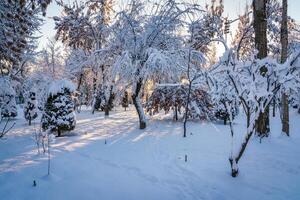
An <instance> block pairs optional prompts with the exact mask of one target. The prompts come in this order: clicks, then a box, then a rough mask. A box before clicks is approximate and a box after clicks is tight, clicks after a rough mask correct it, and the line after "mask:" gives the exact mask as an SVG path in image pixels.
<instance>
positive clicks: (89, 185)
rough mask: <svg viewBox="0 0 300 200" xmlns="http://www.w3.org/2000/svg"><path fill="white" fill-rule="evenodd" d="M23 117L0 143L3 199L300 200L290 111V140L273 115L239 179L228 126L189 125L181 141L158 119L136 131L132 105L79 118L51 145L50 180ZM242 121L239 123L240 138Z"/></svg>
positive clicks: (296, 135) (297, 138) (299, 118)
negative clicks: (232, 171)
mask: <svg viewBox="0 0 300 200" xmlns="http://www.w3.org/2000/svg"><path fill="white" fill-rule="evenodd" d="M19 116H20V117H19V119H16V123H17V125H16V126H15V128H14V129H13V130H12V131H11V132H9V133H8V135H7V136H5V138H4V139H1V140H0V199H3V200H10V199H16V200H22V199H24V200H27V199H30V200H36V199H37V200H40V199H43V200H47V199H55V200H60V199H61V200H66V199H72V200H75V199H78V200H79V199H80V200H82V199H104V200H119V199H123V200H127V199H128V200H147V199H149V200H156V199H162V200H177V199H191V200H196V199H218V200H219V199H220V200H223V199H224V200H225V199H228V200H229V199H230V200H240V199H264V200H265V199H270V200H271V199H272V200H276V199H278V200H279V199H295V200H296V199H300V159H299V158H300V132H299V128H300V124H299V122H300V115H299V114H297V113H295V112H293V111H292V112H291V117H290V120H291V137H290V138H288V137H286V136H284V135H281V133H280V129H281V127H280V119H279V118H278V117H277V118H275V119H273V118H272V125H271V129H272V130H271V131H272V133H271V136H270V137H269V138H265V139H263V140H262V143H259V139H258V138H257V137H253V138H252V139H251V141H250V144H249V146H248V148H247V150H246V153H245V155H244V157H243V158H242V159H241V160H240V163H239V168H240V174H239V176H238V177H237V178H232V177H231V176H230V166H229V162H228V157H229V154H230V144H231V140H230V133H229V127H228V126H224V125H222V124H221V123H220V124H212V123H209V122H198V121H195V122H189V123H188V133H189V135H188V137H187V138H183V137H182V133H183V128H182V123H181V122H173V121H172V120H170V119H167V118H163V117H159V116H157V117H154V118H151V119H149V120H148V127H147V128H146V129H145V130H139V129H138V118H137V115H136V114H135V112H134V110H133V108H130V110H129V111H126V112H124V111H123V109H121V108H120V109H118V110H117V111H114V112H112V113H111V115H110V117H108V118H104V116H103V113H96V114H94V115H92V114H90V111H89V110H84V111H82V112H81V113H80V114H77V126H76V128H75V130H74V131H72V134H71V135H70V137H62V138H57V139H56V142H55V144H53V147H52V160H51V175H50V176H47V175H46V174H47V158H46V155H44V154H41V155H38V154H37V148H36V146H35V143H34V140H33V136H32V133H33V132H34V129H35V128H36V129H37V128H38V126H39V125H38V124H39V123H38V120H35V121H34V123H33V125H32V126H30V127H29V126H28V125H27V123H26V121H25V120H24V119H22V117H23V115H22V113H19ZM241 121H242V116H239V117H238V119H237V120H236V122H235V125H234V126H235V130H236V133H237V134H238V136H239V138H243V136H244V134H245V131H244V128H243V127H244V126H243V124H242V123H240V122H241ZM105 141H106V142H105ZM237 141H238V140H237ZM237 141H236V142H235V146H238V142H237ZM185 155H187V156H188V157H187V158H188V161H187V162H185V161H184V156H185ZM33 180H36V182H37V186H36V187H33V186H32V185H33Z"/></svg>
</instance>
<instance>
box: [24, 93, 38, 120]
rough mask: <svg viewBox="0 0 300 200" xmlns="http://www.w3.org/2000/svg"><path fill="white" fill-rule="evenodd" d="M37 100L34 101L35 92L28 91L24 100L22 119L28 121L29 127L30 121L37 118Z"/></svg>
mask: <svg viewBox="0 0 300 200" xmlns="http://www.w3.org/2000/svg"><path fill="white" fill-rule="evenodd" d="M37 111H38V109H37V100H36V92H35V91H30V92H29V93H28V94H27V95H26V98H25V105H24V117H25V119H26V120H27V121H28V123H29V125H31V121H32V120H34V119H35V118H37V116H38V113H37Z"/></svg>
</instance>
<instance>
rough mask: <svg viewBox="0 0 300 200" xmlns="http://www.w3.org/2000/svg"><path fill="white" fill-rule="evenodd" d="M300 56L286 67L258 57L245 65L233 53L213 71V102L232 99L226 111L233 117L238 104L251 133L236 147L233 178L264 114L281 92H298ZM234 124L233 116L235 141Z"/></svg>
mask: <svg viewBox="0 0 300 200" xmlns="http://www.w3.org/2000/svg"><path fill="white" fill-rule="evenodd" d="M299 55H300V54H299V52H298V53H297V54H293V55H292V56H290V57H289V59H287V61H286V62H285V63H283V64H280V63H278V61H277V60H276V59H274V58H272V57H266V58H264V59H257V58H256V56H255V55H252V56H251V57H249V58H248V59H247V60H245V61H239V60H238V59H237V51H236V49H230V50H228V51H226V52H225V54H224V56H223V57H222V58H221V59H220V61H219V63H218V64H216V65H215V66H214V67H213V68H212V69H211V70H210V75H209V77H210V78H209V81H208V82H209V83H210V84H209V85H210V87H211V91H212V93H211V94H212V95H213V96H214V98H213V99H214V100H215V101H220V100H221V99H228V100H227V101H225V102H224V107H225V109H226V110H227V112H228V113H229V114H230V112H229V111H230V110H232V107H233V106H235V102H238V103H240V104H241V105H242V108H243V110H244V113H245V114H246V128H247V129H246V130H247V133H246V135H245V139H244V141H243V142H242V144H241V147H240V148H234V147H232V150H231V155H230V159H229V160H230V164H231V168H232V176H233V177H235V176H237V174H238V166H237V164H238V162H239V160H240V159H241V157H242V155H243V153H244V151H245V149H246V147H247V144H248V142H249V140H250V138H251V136H252V135H253V133H254V130H255V127H256V126H255V124H256V121H257V120H258V119H259V116H260V114H261V112H264V111H265V109H267V107H269V105H270V104H271V102H272V100H273V98H274V97H275V96H276V94H278V92H279V91H280V90H281V89H285V90H286V89H289V88H294V87H295V85H297V84H298V83H299V80H298V78H297V77H296V75H297V73H298V72H297V71H299V67H298V66H296V65H295V61H296V60H297V59H298V57H299ZM261 67H264V68H265V69H266V74H261V71H260V69H261ZM274 83H276V84H274ZM232 122H233V116H232V115H231V114H230V115H229V125H230V128H231V136H232V139H234V128H233V125H232ZM262 137H263V136H262Z"/></svg>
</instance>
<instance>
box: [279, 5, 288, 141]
mask: <svg viewBox="0 0 300 200" xmlns="http://www.w3.org/2000/svg"><path fill="white" fill-rule="evenodd" d="M287 6H288V5H287V0H282V21H281V34H280V36H281V37H280V42H281V63H285V61H286V59H287V54H288V16H287ZM281 101H282V103H281V105H282V132H284V133H285V134H286V135H287V136H289V134H290V133H289V103H288V95H287V94H286V93H285V92H283V94H282V97H281Z"/></svg>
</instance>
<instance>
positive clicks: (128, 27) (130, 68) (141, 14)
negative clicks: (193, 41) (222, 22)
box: [112, 0, 194, 129]
mask: <svg viewBox="0 0 300 200" xmlns="http://www.w3.org/2000/svg"><path fill="white" fill-rule="evenodd" d="M152 3H153V4H152ZM151 7H152V9H149V8H151ZM193 9H194V5H193V6H189V5H186V4H181V3H178V2H176V1H174V0H169V1H162V2H161V3H160V4H157V3H154V2H151V1H150V3H149V2H147V3H146V2H145V1H140V0H138V1H131V2H130V3H129V4H128V6H127V8H125V9H124V10H122V11H121V12H120V13H118V15H117V19H116V22H115V24H114V29H113V30H114V35H113V37H112V41H113V42H114V44H115V46H116V49H118V50H121V51H120V52H121V53H120V56H119V57H118V58H117V60H116V62H115V64H114V69H113V72H114V73H113V74H114V77H115V79H114V80H115V81H116V84H117V85H121V86H122V87H118V88H121V89H126V88H128V87H131V91H132V96H131V97H132V101H133V104H134V106H135V108H136V111H137V113H138V116H139V123H140V129H144V128H146V118H145V114H144V110H143V107H142V104H141V101H140V100H141V99H140V98H141V95H142V90H143V88H144V84H145V83H146V82H147V80H150V79H152V80H159V81H163V82H167V80H170V79H171V77H172V76H176V77H178V74H179V73H180V72H181V71H182V69H181V68H180V66H179V65H178V63H177V61H178V59H176V56H175V54H176V52H177V53H178V51H177V50H178V49H180V48H181V45H182V39H183V38H182V37H180V36H179V33H180V31H181V30H182V28H183V27H184V26H185V22H184V20H183V18H184V16H187V14H189V13H191V12H192V11H193ZM149 12H150V13H149ZM177 56H178V57H180V55H179V53H178V54H177ZM181 66H182V65H181ZM170 72H174V73H170ZM177 73H178V74H177ZM175 74H176V75H175Z"/></svg>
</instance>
